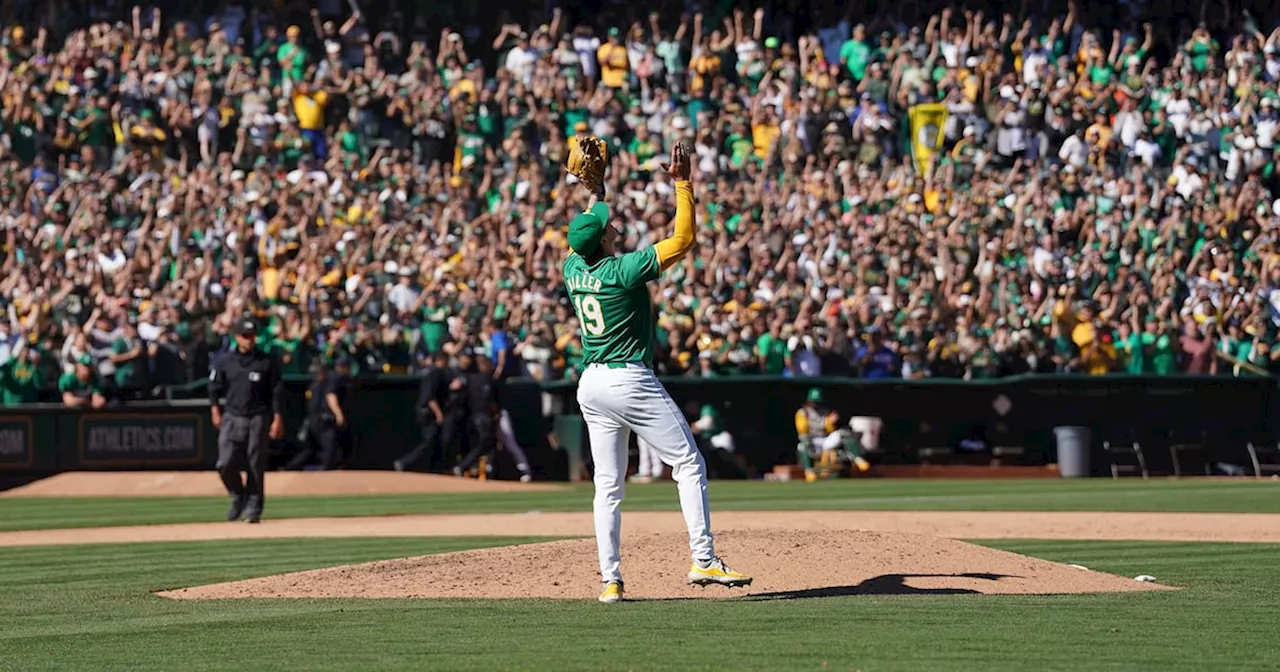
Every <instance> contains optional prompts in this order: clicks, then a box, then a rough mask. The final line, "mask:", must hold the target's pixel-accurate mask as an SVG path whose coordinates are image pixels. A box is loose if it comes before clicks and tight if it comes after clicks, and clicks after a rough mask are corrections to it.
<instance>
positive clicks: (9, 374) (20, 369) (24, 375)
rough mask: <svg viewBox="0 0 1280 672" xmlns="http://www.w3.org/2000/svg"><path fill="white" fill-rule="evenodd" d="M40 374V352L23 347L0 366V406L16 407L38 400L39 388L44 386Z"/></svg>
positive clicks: (42, 377)
mask: <svg viewBox="0 0 1280 672" xmlns="http://www.w3.org/2000/svg"><path fill="white" fill-rule="evenodd" d="M43 379H44V376H43V375H42V374H41V372H40V351H39V350H36V349H35V348H32V347H29V346H25V347H23V348H22V350H21V351H20V352H19V353H17V354H16V355H14V356H12V357H10V358H9V360H8V361H6V362H5V363H4V364H0V404H3V405H5V406H16V405H18V404H31V403H35V402H37V401H39V400H40V387H41V385H43V384H44V380H43Z"/></svg>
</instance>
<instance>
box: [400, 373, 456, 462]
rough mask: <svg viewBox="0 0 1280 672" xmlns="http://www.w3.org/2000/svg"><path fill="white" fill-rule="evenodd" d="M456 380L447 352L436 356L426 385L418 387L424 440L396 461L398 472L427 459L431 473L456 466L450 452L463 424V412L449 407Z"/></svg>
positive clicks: (425, 378)
mask: <svg viewBox="0 0 1280 672" xmlns="http://www.w3.org/2000/svg"><path fill="white" fill-rule="evenodd" d="M455 377H456V376H455V375H454V374H453V372H452V371H450V370H449V355H447V354H446V353H444V352H436V353H435V354H434V355H432V357H431V367H430V368H428V369H427V371H426V373H424V374H423V375H422V382H420V383H419V384H418V401H417V403H416V404H414V414H415V416H416V419H417V422H418V430H419V432H421V437H422V438H421V440H420V441H418V445H416V446H414V448H413V450H411V451H409V452H408V453H406V454H405V455H404V456H403V457H401V458H400V459H398V460H396V461H395V463H394V466H395V469H396V471H404V470H406V469H411V468H413V465H414V464H416V463H417V462H418V460H420V459H422V458H423V457H424V456H426V457H427V469H428V470H435V469H437V468H439V467H440V466H441V465H448V464H450V463H451V462H452V459H451V458H452V457H453V456H452V455H450V450H449V449H450V447H451V446H452V445H453V443H454V441H455V440H456V438H457V434H458V425H459V424H461V423H460V421H461V420H462V417H461V416H462V413H461V412H460V410H459V409H457V408H454V406H455V404H450V403H449V396H450V394H449V384H450V383H451V382H452V381H453V380H454V379H455Z"/></svg>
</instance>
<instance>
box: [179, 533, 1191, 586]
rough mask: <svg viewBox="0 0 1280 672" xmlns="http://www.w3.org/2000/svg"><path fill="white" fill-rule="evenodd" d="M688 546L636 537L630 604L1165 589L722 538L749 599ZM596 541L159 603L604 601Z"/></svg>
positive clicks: (919, 547) (829, 544)
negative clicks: (694, 576)
mask: <svg viewBox="0 0 1280 672" xmlns="http://www.w3.org/2000/svg"><path fill="white" fill-rule="evenodd" d="M687 544H688V542H687V538H686V537H685V536H684V535H676V534H649V535H643V536H637V537H631V538H625V539H624V540H623V544H622V556H623V563H622V571H623V575H624V578H625V579H626V582H627V583H626V588H627V597H628V598H630V599H670V598H698V597H735V596H743V595H752V596H754V597H755V598H756V599H770V598H787V597H821V596H834V595H864V594H879V595H909V594H960V593H981V594H1003V593H1021V594H1031V593H1041V594H1058V593H1097V592H1110V591H1129V590H1160V589H1166V588H1165V587H1164V586H1158V585H1154V584H1150V583H1140V582H1138V581H1135V580H1133V579H1126V578H1122V577H1119V576H1114V575H1110V574H1101V573H1098V572H1092V571H1088V570H1081V569H1076V568H1073V567H1068V566H1066V565H1061V564H1058V563H1055V562H1049V561H1047V560H1039V559H1036V558H1030V557H1026V556H1022V555H1017V554H1014V553H1006V552H1004V551H997V550H993V549H989V548H984V547H981V546H975V545H973V544H967V543H964V542H961V541H954V540H951V539H941V538H937V537H926V536H918V535H910V534H898V533H884V532H861V531H848V532H794V531H783V530H753V531H733V532H724V533H721V534H719V535H717V538H716V544H717V550H718V551H719V552H720V553H721V554H723V555H724V556H725V557H727V559H728V562H729V564H730V566H731V567H733V568H734V569H736V570H738V571H741V572H745V573H748V574H750V575H751V576H753V577H754V578H755V582H754V583H753V584H752V585H751V586H750V587H748V588H745V589H732V590H730V589H726V588H722V587H719V586H712V587H708V588H705V589H704V588H698V587H696V586H690V585H687V584H686V578H685V576H686V572H688V569H689V560H688V550H687V549H688V545H687ZM599 588H600V576H599V572H598V571H597V562H596V545H595V540H593V539H574V540H569V541H555V542H549V543H542V544H529V545H525V546H507V547H503V548H490V549H483V550H475V551H463V552H459V553H445V554H440V555H428V556H422V557H416V558H405V559H402V560H383V561H379V562H370V563H364V564H359V565H348V566H345V567H334V568H330V569H318V570H312V571H307V572H295V573H292V574H281V575H278V576H268V577H264V578H258V579H249V580H247V581H235V582H231V583H219V584H213V585H208V586H200V587H196V588H183V589H179V590H172V591H166V592H163V593H160V595H161V596H163V597H171V598H177V599H219V598H238V597H311V598H316V597H427V598H525V597H541V598H567V599H587V598H594V597H596V595H597V592H598V591H599Z"/></svg>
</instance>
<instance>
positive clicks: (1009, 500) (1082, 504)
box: [0, 473, 1280, 531]
mask: <svg viewBox="0 0 1280 672" xmlns="http://www.w3.org/2000/svg"><path fill="white" fill-rule="evenodd" d="M270 477H271V476H270V475H268V476H267V478H270ZM209 478H211V479H212V478H216V476H215V475H214V474H212V473H211V474H209ZM225 502H226V500H225V499H223V498H218V497H185V498H172V497H142V498H84V497H80V498H76V497H66V498H63V497H58V498H41V499H27V498H20V497H12V498H10V497H0V531H5V530H30V529H45V528H75V527H102V526H112V525H147V524H160V523H193V522H207V521H217V520H221V519H222V514H223V513H225V509H226V507H225ZM711 503H712V507H713V509H714V510H718V511H734V510H739V511H799V510H892V511H1180V512H1193V511H1199V512H1227V513H1251V512H1252V513H1280V481H1272V480H1265V481H1257V480H1253V479H1239V480H1206V479H1185V480H1171V479H1157V480H1151V481H1142V480H1138V479H1126V480H1118V481H1117V480H1104V479H1080V480H954V481H948V480H913V479H884V480H856V479H855V480H840V481H823V482H818V483H795V482H792V483H766V482H760V481H736V482H735V481H713V482H712V483H711ZM624 507H625V509H626V510H628V511H654V510H675V509H676V508H678V507H679V500H678V499H677V497H676V491H675V484H674V483H670V482H667V483H657V484H652V485H629V486H628V487H627V499H626V503H625V504H624ZM590 509H591V486H590V485H589V484H582V485H573V486H568V485H567V486H565V487H564V488H563V489H560V490H555V491H530V492H513V493H486V492H481V493H472V494H415V495H351V496H324V497H273V498H270V499H268V501H267V515H268V516H269V517H271V518H304V517H316V516H372V515H400V514H420V513H506V512H525V511H589V510H590Z"/></svg>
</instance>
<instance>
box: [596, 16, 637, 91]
mask: <svg viewBox="0 0 1280 672" xmlns="http://www.w3.org/2000/svg"><path fill="white" fill-rule="evenodd" d="M596 60H597V61H599V62H600V82H601V83H602V84H604V85H605V86H607V87H609V88H611V89H622V88H626V86H627V83H628V81H629V79H630V74H631V60H630V59H629V57H628V56H627V46H626V45H624V44H623V43H622V35H621V34H620V33H619V32H618V29H617V28H610V29H609V41H608V42H605V43H604V44H602V45H600V48H599V49H597V50H596Z"/></svg>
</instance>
